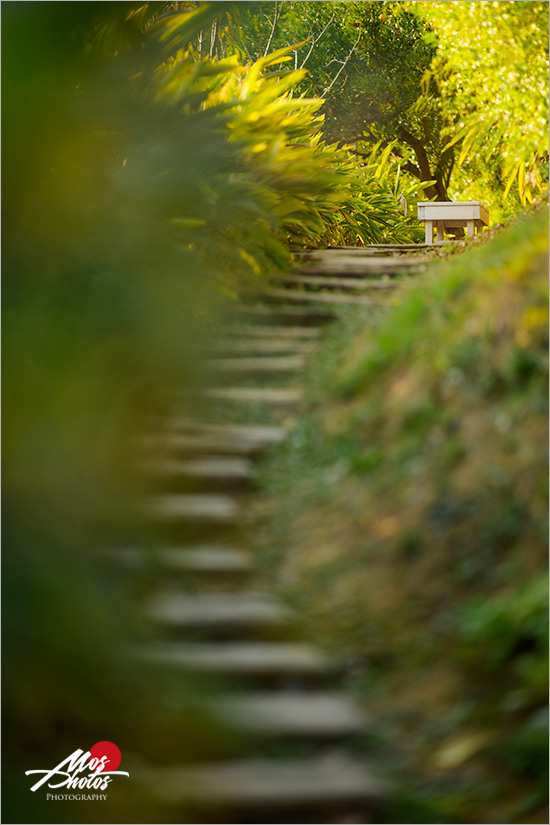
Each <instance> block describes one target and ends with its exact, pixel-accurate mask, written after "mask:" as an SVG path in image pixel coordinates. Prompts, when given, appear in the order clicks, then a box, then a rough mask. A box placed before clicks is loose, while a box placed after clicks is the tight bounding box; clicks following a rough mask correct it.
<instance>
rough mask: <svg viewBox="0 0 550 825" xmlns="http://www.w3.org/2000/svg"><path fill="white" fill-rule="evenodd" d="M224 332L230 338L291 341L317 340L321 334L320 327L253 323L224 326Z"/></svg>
mask: <svg viewBox="0 0 550 825" xmlns="http://www.w3.org/2000/svg"><path fill="white" fill-rule="evenodd" d="M223 334H224V335H227V337H228V338H230V339H231V338H240V337H242V338H244V337H252V338H272V339H285V340H288V341H289V342H290V341H294V340H296V341H302V340H304V341H305V342H307V341H315V340H316V339H317V338H319V337H320V336H321V330H320V329H319V327H291V326H273V325H272V324H264V325H262V326H259V325H257V324H253V325H251V326H240V327H229V326H228V327H224V330H223Z"/></svg>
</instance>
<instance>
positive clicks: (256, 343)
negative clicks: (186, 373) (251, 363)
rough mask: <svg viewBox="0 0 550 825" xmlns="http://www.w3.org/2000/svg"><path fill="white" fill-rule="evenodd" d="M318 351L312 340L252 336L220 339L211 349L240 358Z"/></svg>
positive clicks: (213, 351)
mask: <svg viewBox="0 0 550 825" xmlns="http://www.w3.org/2000/svg"><path fill="white" fill-rule="evenodd" d="M318 351H319V347H318V345H317V344H315V343H313V342H312V341H303V340H299V339H298V340H296V339H292V338H284V337H278V338H258V337H252V336H250V337H249V338H241V339H232V340H227V341H222V342H220V344H219V345H218V346H217V347H216V348H214V347H213V348H212V349H211V353H213V354H215V355H221V354H222V353H223V354H224V355H232V356H234V357H241V358H248V357H250V356H266V355H312V354H314V353H316V352H318Z"/></svg>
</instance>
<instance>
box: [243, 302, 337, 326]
mask: <svg viewBox="0 0 550 825" xmlns="http://www.w3.org/2000/svg"><path fill="white" fill-rule="evenodd" d="M236 314H237V317H240V318H242V319H243V320H245V321H246V322H247V323H249V324H265V323H266V321H267V322H269V324H270V325H275V326H282V325H286V324H288V325H289V326H296V324H299V325H300V326H315V325H319V324H326V323H328V322H329V321H334V320H335V319H336V318H337V317H338V315H337V314H336V313H335V312H333V311H331V310H329V309H322V308H320V307H302V308H299V307H285V308H281V307H266V306H243V307H241V308H240V310H239V311H238V312H237V313H236Z"/></svg>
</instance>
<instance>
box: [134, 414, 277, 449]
mask: <svg viewBox="0 0 550 825" xmlns="http://www.w3.org/2000/svg"><path fill="white" fill-rule="evenodd" d="M157 426H162V427H163V428H164V429H165V432H164V433H162V434H159V435H152V436H147V437H146V438H144V439H142V442H143V443H142V447H143V449H144V450H147V451H149V452H151V453H156V454H159V453H161V454H162V455H173V456H189V455H239V456H258V455H260V454H261V453H262V452H264V451H265V450H266V449H268V448H269V447H272V446H274V445H275V444H280V443H281V442H282V441H284V439H285V438H286V436H287V430H286V429H285V428H284V427H275V426H259V425H229V424H228V425H223V424H200V423H197V422H193V421H192V419H189V418H185V417H183V416H182V417H172V418H168V419H163V420H162V421H159V422H157Z"/></svg>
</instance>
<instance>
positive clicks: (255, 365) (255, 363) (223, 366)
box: [208, 355, 306, 377]
mask: <svg viewBox="0 0 550 825" xmlns="http://www.w3.org/2000/svg"><path fill="white" fill-rule="evenodd" d="M208 363H209V365H210V367H211V368H212V369H213V370H214V371H215V372H218V373H222V374H223V373H225V374H228V373H230V374H231V375H237V374H239V375H240V374H246V375H247V376H251V377H253V376H256V377H262V376H264V375H281V374H285V373H289V372H296V371H297V370H301V369H303V368H304V367H305V365H306V359H305V358H303V357H302V356H300V355H289V356H284V357H276V356H273V357H269V356H258V357H256V358H255V357H250V358H213V359H211V360H210V361H209V362H208Z"/></svg>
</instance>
